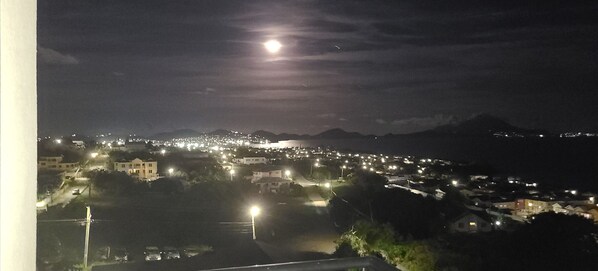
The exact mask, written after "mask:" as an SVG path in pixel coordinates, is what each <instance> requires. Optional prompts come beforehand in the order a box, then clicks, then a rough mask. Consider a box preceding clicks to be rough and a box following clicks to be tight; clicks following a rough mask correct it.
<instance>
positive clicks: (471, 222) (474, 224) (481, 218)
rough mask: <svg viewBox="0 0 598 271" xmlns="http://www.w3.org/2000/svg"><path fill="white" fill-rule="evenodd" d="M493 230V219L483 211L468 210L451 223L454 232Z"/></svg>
mask: <svg viewBox="0 0 598 271" xmlns="http://www.w3.org/2000/svg"><path fill="white" fill-rule="evenodd" d="M491 230H492V219H491V218H490V216H489V215H488V214H486V213H483V212H474V211H466V212H464V213H463V214H461V215H460V216H457V217H456V218H455V219H453V220H452V221H451V222H450V223H449V231H450V232H453V233H457V232H461V233H478V232H489V231H491Z"/></svg>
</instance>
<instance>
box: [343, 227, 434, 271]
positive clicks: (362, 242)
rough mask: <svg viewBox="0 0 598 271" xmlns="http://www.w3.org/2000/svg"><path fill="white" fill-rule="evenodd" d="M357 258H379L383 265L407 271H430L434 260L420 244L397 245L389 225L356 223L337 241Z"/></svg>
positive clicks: (428, 250) (431, 253) (423, 244)
mask: <svg viewBox="0 0 598 271" xmlns="http://www.w3.org/2000/svg"><path fill="white" fill-rule="evenodd" d="M339 243H340V244H342V243H346V244H348V245H349V246H350V247H351V248H352V249H353V250H354V251H355V252H356V253H357V254H359V255H361V256H366V255H372V256H380V257H382V258H383V259H384V260H385V261H386V262H388V263H390V264H392V265H394V266H397V267H404V269H407V270H410V271H424V270H426V271H427V270H434V269H435V266H436V261H437V257H436V255H435V253H434V252H433V251H432V248H431V247H430V246H429V245H428V244H427V243H424V242H407V243H398V242H397V241H396V240H395V237H394V231H393V229H392V227H391V226H390V225H389V224H382V225H381V224H376V223H370V222H367V221H358V222H357V223H355V225H353V228H352V229H351V230H349V231H347V232H345V233H344V234H343V235H342V236H341V238H340V242H339Z"/></svg>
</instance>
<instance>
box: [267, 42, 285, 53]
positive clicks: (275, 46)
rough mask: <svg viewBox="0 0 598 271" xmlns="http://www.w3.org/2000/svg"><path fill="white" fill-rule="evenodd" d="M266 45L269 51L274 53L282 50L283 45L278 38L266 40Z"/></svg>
mask: <svg viewBox="0 0 598 271" xmlns="http://www.w3.org/2000/svg"><path fill="white" fill-rule="evenodd" d="M264 47H266V50H268V52H270V53H273V54H274V53H278V51H280V47H282V44H280V42H278V41H277V40H269V41H266V42H264Z"/></svg>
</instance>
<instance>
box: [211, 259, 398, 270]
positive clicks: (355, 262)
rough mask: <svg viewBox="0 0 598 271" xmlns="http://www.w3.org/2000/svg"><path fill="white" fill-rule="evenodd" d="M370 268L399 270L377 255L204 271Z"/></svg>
mask: <svg viewBox="0 0 598 271" xmlns="http://www.w3.org/2000/svg"><path fill="white" fill-rule="evenodd" d="M355 269H357V270H368V271H397V270H399V269H396V268H395V267H393V266H391V265H389V264H387V263H385V262H384V261H382V260H380V259H378V258H375V257H371V256H369V257H359V258H341V259H327V260H316V261H304V262H288V263H275V264H263V265H252V266H240V267H229V268H217V269H204V270H203V271H229V270H242V271H263V270H269V271H336V270H355Z"/></svg>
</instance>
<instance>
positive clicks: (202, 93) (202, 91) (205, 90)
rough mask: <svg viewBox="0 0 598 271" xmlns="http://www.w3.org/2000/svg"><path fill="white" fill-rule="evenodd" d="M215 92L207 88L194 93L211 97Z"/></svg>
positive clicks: (213, 89)
mask: <svg viewBox="0 0 598 271" xmlns="http://www.w3.org/2000/svg"><path fill="white" fill-rule="evenodd" d="M214 92H216V89H215V88H211V87H207V88H204V89H203V90H197V91H193V92H192V93H193V94H199V95H209V94H211V93H214Z"/></svg>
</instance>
